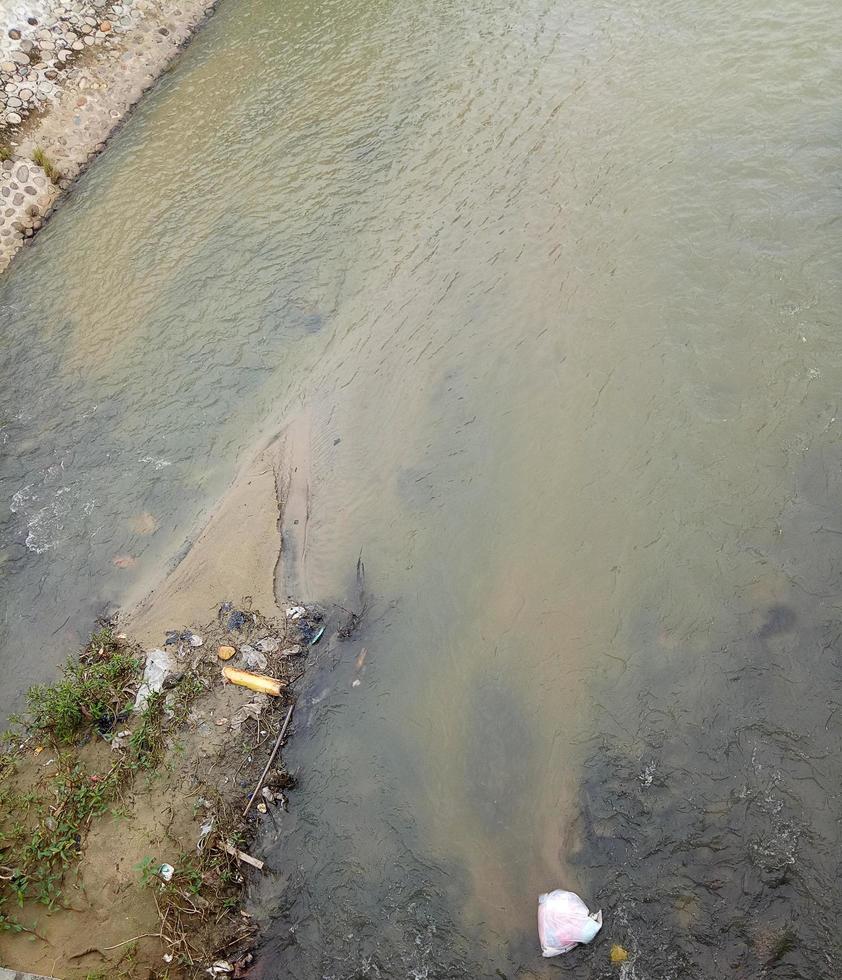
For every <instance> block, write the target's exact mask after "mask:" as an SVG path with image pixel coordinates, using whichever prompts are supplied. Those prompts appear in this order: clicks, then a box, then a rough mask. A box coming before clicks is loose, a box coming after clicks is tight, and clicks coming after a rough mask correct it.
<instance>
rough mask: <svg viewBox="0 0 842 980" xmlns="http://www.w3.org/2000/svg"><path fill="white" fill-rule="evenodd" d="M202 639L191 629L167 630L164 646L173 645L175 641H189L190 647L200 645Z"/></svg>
mask: <svg viewBox="0 0 842 980" xmlns="http://www.w3.org/2000/svg"><path fill="white" fill-rule="evenodd" d="M203 642H204V641H203V640H202V638H201V636H199V635H197V634H196V633H194V632H193V631H192V630H167V638H166V639H165V640H164V646H165V647H170V646H175V644H176V643H189V644H190V646H191V647H200V646H201V645H202V643H203Z"/></svg>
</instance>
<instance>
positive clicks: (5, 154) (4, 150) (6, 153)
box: [0, 143, 14, 163]
mask: <svg viewBox="0 0 842 980" xmlns="http://www.w3.org/2000/svg"><path fill="white" fill-rule="evenodd" d="M13 155H14V154H13V153H12V148H11V147H10V146H6V144H5V143H0V163H5V161H6V160H11V159H12V156H13Z"/></svg>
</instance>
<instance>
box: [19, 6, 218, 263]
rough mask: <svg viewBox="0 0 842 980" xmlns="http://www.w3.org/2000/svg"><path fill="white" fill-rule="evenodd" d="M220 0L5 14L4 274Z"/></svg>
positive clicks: (26, 9) (37, 9) (22, 9)
mask: <svg viewBox="0 0 842 980" xmlns="http://www.w3.org/2000/svg"><path fill="white" fill-rule="evenodd" d="M216 3H217V0H181V2H179V3H178V4H177V5H176V4H175V3H173V2H170V0H66V2H61V0H28V2H25V0H24V2H17V3H15V4H11V5H10V6H9V8H8V9H6V10H4V11H2V12H0V164H1V165H0V195H2V199H0V272H2V271H3V270H4V269H6V268H7V267H8V265H9V263H10V262H11V260H12V259H13V257H14V255H15V254H16V253H17V252H18V251H19V250H20V249H21V248H22V247H23V246H24V245H25V244H26V243H27V242H29V241H31V240H32V239H33V238H34V237H35V235H36V234H37V233H38V231H39V230H40V229H41V228H42V227H43V226H44V223H45V222H46V221H47V220H48V219H49V217H50V216H51V215H52V213H53V212H54V210H55V208H56V206H57V205H58V204H59V202H60V201H61V199H62V197H63V195H64V194H65V193H66V192H67V191H68V190H69V189H70V187H71V186H72V184H73V182H74V181H75V180H76V178H77V177H78V176H79V175H80V174H81V173H83V172H84V170H85V169H86V168H87V167H88V166H89V165H90V163H92V162H93V160H94V159H96V157H97V156H98V155H99V153H101V152H102V151H103V150H104V149H105V146H106V144H107V142H108V140H109V139H110V138H111V137H112V136H113V135H114V133H115V132H116V131H117V130H118V129H119V128H120V126H121V125H122V124H123V122H124V121H125V120H126V119H127V118H128V116H129V114H130V113H131V111H132V109H133V108H134V106H135V105H137V103H138V102H139V100H140V98H141V97H142V96H143V94H144V93H145V92H146V91H147V90H148V89H150V88H151V87H152V86H153V85H154V84H155V82H156V81H157V80H158V79H159V78H160V76H161V75H162V74H163V73H164V72H165V71H166V70H167V68H168V67H169V66H170V65H171V63H172V62H173V60H174V59H175V58H176V57H177V55H178V54H179V52H180V51H181V49H182V48H183V47H184V45H185V44H186V43H187V42H188V41H189V40H190V38H191V37H192V36H193V34H194V33H195V32H196V30H197V29H198V28H199V27H200V26H201V25H202V24H203V23H204V22H205V20H206V19H207V17H208V16H209V15H210V14H211V12H212V11H213V9H214V7H215V6H216Z"/></svg>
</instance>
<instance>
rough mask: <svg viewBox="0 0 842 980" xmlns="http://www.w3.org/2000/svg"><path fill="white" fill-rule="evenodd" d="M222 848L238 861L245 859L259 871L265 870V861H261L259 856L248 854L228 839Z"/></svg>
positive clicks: (245, 861)
mask: <svg viewBox="0 0 842 980" xmlns="http://www.w3.org/2000/svg"><path fill="white" fill-rule="evenodd" d="M222 850H223V851H225V853H226V854H230V855H231V857H235V858H236V859H237V860H238V861H243V862H244V863H245V864H250V865H251V866H252V867H253V868H257V870H258V871H262V870H263V862H262V861H259V860H258V859H257V858H253V857H252V856H251V854H246V852H245V851H241V850H239V848H236V847H234V845H233V844H229V843H228V841H226V842H225V843H224V844H223V845H222Z"/></svg>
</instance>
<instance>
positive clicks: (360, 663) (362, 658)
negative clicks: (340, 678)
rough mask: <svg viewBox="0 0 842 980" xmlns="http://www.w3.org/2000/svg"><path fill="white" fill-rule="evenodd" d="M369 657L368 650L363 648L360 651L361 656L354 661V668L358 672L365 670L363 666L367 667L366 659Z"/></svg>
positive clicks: (358, 655)
mask: <svg viewBox="0 0 842 980" xmlns="http://www.w3.org/2000/svg"><path fill="white" fill-rule="evenodd" d="M367 656H368V650H366V648H365V647H363V648H362V650H360V652H359V654H357V659H356V660H355V661H354V667H355V668H356V669H357V670H362V669H363V666H364V665H365V658H366V657H367Z"/></svg>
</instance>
